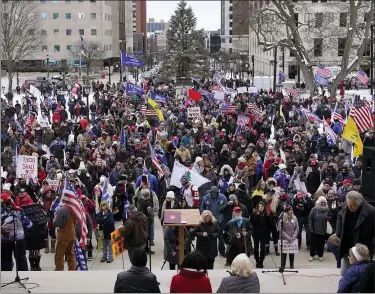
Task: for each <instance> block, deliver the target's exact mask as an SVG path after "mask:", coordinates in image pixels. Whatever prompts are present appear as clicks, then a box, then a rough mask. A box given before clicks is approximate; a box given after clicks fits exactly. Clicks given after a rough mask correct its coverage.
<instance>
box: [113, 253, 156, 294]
mask: <svg viewBox="0 0 375 294" xmlns="http://www.w3.org/2000/svg"><path fill="white" fill-rule="evenodd" d="M131 263H132V266H131V268H130V269H129V270H127V271H125V272H121V273H119V274H118V275H117V280H116V283H115V288H114V293H160V289H159V283H158V281H157V279H156V276H155V275H154V274H153V273H151V272H150V271H149V269H148V268H147V267H146V264H147V254H146V252H145V251H144V250H139V249H137V250H135V251H134V253H133V258H132V260H131Z"/></svg>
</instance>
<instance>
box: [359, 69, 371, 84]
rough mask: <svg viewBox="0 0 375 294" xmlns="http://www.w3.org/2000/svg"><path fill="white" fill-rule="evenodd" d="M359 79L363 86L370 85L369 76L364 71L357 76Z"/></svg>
mask: <svg viewBox="0 0 375 294" xmlns="http://www.w3.org/2000/svg"><path fill="white" fill-rule="evenodd" d="M357 79H358V80H359V81H360V82H361V83H362V84H363V85H367V84H368V76H367V75H366V73H365V72H364V71H363V70H360V71H359V72H358V74H357Z"/></svg>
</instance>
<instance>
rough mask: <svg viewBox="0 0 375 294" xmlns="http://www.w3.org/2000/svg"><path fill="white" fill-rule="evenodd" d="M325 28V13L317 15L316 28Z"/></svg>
mask: <svg viewBox="0 0 375 294" xmlns="http://www.w3.org/2000/svg"><path fill="white" fill-rule="evenodd" d="M322 26H323V13H315V27H316V28H321V27H322Z"/></svg>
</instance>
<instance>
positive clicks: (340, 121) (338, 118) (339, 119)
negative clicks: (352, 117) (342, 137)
mask: <svg viewBox="0 0 375 294" xmlns="http://www.w3.org/2000/svg"><path fill="white" fill-rule="evenodd" d="M332 119H333V120H334V121H335V120H336V119H337V120H338V121H339V123H340V124H342V125H344V124H345V120H344V119H343V118H342V116H341V114H340V113H338V112H337V111H334V112H333V116H332Z"/></svg>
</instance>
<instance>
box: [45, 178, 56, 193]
mask: <svg viewBox="0 0 375 294" xmlns="http://www.w3.org/2000/svg"><path fill="white" fill-rule="evenodd" d="M47 182H48V186H50V187H52V188H53V189H54V190H55V191H57V187H58V186H59V180H50V179H47Z"/></svg>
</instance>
